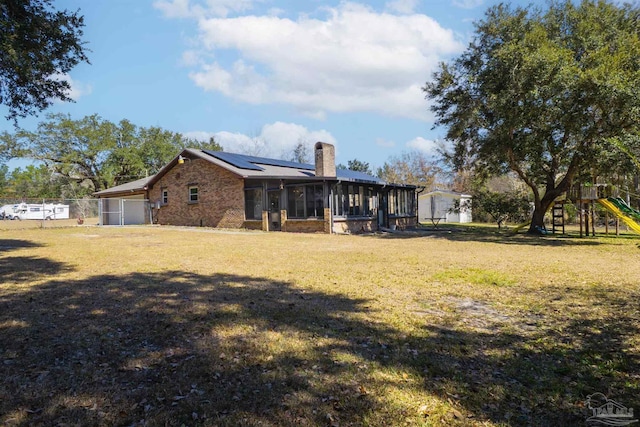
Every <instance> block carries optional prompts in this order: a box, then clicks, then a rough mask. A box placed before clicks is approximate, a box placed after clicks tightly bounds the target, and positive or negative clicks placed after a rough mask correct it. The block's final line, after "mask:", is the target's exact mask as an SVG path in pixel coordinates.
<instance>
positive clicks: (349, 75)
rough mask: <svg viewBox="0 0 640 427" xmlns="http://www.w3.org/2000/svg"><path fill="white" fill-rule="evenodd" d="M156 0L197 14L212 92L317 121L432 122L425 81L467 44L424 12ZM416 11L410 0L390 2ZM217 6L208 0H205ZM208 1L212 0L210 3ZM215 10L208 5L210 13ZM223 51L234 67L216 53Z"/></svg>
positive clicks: (199, 77) (199, 73)
mask: <svg viewBox="0 0 640 427" xmlns="http://www.w3.org/2000/svg"><path fill="white" fill-rule="evenodd" d="M168 3H169V2H167V1H163V2H156V7H158V8H159V9H161V10H162V11H163V12H164V13H165V15H166V16H168V17H172V16H179V15H180V14H184V7H185V4H186V5H187V6H188V10H189V11H191V13H196V12H197V11H199V12H198V13H197V14H194V15H192V16H194V17H195V16H197V22H198V28H199V31H200V32H199V35H198V37H199V40H200V43H201V48H202V50H201V52H200V58H199V59H198V58H195V57H194V55H193V52H195V50H193V49H192V52H191V53H189V54H188V55H187V56H186V57H185V60H186V61H184V62H188V63H191V64H195V63H198V62H200V63H202V65H200V66H197V67H196V68H194V70H193V71H192V72H191V73H190V74H189V75H190V77H191V79H192V80H193V81H194V82H195V84H196V85H198V86H199V87H201V88H203V89H204V90H206V91H212V92H219V93H222V94H224V95H225V96H227V97H229V98H232V99H234V100H237V101H241V102H246V103H251V104H272V103H275V104H284V105H291V106H293V107H294V108H296V109H297V110H298V111H299V112H300V113H302V114H305V115H308V116H310V117H317V118H324V117H325V115H326V113H327V112H351V111H375V112H378V113H383V114H387V115H392V116H401V117H411V118H418V119H427V118H428V117H429V112H428V106H427V105H426V103H425V101H424V94H423V93H422V90H421V87H422V86H423V85H424V83H425V81H426V80H427V79H428V78H429V77H430V76H431V73H432V72H433V71H434V70H435V69H436V67H437V64H438V63H439V62H440V61H441V60H443V59H444V58H445V57H446V56H448V55H451V54H454V53H457V52H459V51H461V50H462V48H463V46H462V44H461V43H460V42H459V41H458V40H456V38H455V35H454V33H453V32H452V31H450V30H448V29H445V28H443V27H442V26H440V25H439V24H438V22H436V21H435V20H433V19H432V18H430V17H428V16H426V15H421V14H409V15H395V14H392V13H380V12H376V11H374V10H373V9H371V8H370V7H368V6H364V5H362V4H357V3H349V2H343V3H340V5H339V6H337V7H335V8H327V9H323V11H324V12H325V14H324V15H323V18H311V17H309V16H307V15H300V16H299V17H298V18H297V19H295V20H292V19H288V18H282V17H279V16H276V15H261V16H257V15H246V16H239V17H235V18H223V17H217V18H212V17H210V14H209V13H208V12H206V11H205V9H204V8H203V7H202V6H197V5H190V4H189V3H188V2H186V0H173V2H172V3H170V4H171V5H173V6H174V9H175V10H174V9H171V10H168V9H167V8H168V6H167V4H168ZM392 3H393V5H394V6H393V7H395V8H396V10H398V8H400V9H402V8H405V10H406V11H409V10H410V9H411V7H410V6H411V5H412V4H413V1H412V0H408V1H407V0H399V1H395V2H392ZM207 4H209V3H207ZM209 6H210V4H209ZM208 10H210V9H208ZM222 51H225V55H224V57H229V56H232V57H235V59H234V60H233V61H231V62H230V63H228V62H225V61H223V60H221V59H220V58H221V57H222V55H216V58H217V59H216V61H215V62H211V60H207V56H210V55H211V54H212V53H218V52H222Z"/></svg>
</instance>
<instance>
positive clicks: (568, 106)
mask: <svg viewBox="0 0 640 427" xmlns="http://www.w3.org/2000/svg"><path fill="white" fill-rule="evenodd" d="M639 16H640V10H639V8H638V7H637V6H631V5H624V6H618V5H617V4H613V3H611V2H609V1H605V0H599V1H595V0H583V1H582V2H580V4H578V5H575V4H574V3H573V2H571V1H569V0H565V1H563V2H558V1H552V2H551V3H550V4H549V7H548V9H547V10H546V11H543V10H540V9H536V8H533V7H529V8H524V9H523V8H516V9H511V8H510V7H509V6H505V5H504V4H501V5H498V6H495V7H492V8H490V9H489V10H488V11H487V13H486V15H485V18H484V20H482V21H480V22H479V23H478V24H477V25H476V35H475V38H474V39H473V41H472V42H471V43H470V45H469V47H468V48H467V50H466V51H465V52H464V53H463V54H462V55H461V56H460V57H459V58H457V59H455V60H454V61H453V62H451V63H449V64H442V65H441V67H440V69H439V71H437V72H436V73H435V74H434V76H433V81H432V82H429V83H427V85H426V86H425V88H424V90H425V92H426V94H427V97H428V98H430V99H432V100H434V104H433V106H432V110H433V111H434V112H435V114H436V117H437V120H436V125H442V126H445V127H446V129H447V138H448V139H449V140H451V141H453V142H454V143H455V147H454V152H453V157H454V159H455V161H456V163H457V164H458V165H461V164H463V163H464V162H467V163H468V162H471V163H473V164H474V166H475V167H476V168H477V169H478V170H484V171H488V172H492V173H496V172H497V173H503V172H505V171H507V170H512V171H514V172H515V173H516V174H517V175H518V176H519V178H520V179H521V180H522V181H523V182H525V183H526V184H527V185H528V186H529V188H530V189H531V191H532V192H533V199H534V206H535V209H534V212H533V215H532V221H531V228H530V229H529V231H530V232H536V229H537V228H538V227H541V226H542V225H543V219H544V214H545V213H546V212H547V210H548V209H549V207H550V206H551V204H552V203H553V201H554V200H555V199H556V198H557V197H558V196H560V195H561V194H563V193H564V192H566V191H567V190H568V189H569V188H570V186H571V185H572V183H573V181H574V179H575V177H576V176H577V175H578V174H579V173H580V172H581V170H583V169H584V168H585V167H586V166H587V165H590V164H594V163H597V162H598V153H600V152H601V151H602V148H603V146H604V145H605V144H608V146H612V145H615V144H610V143H611V142H612V141H613V142H616V143H617V144H618V145H620V144H624V142H625V141H627V140H628V138H627V136H628V135H637V134H638V132H639V129H638V127H639V123H640V97H639V96H638V87H640V39H639V35H640V20H639V19H638V17H639Z"/></svg>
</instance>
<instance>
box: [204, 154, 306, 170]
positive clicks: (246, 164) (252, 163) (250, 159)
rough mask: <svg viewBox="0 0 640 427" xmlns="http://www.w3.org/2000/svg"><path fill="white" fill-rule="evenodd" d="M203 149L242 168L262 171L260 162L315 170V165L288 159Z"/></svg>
mask: <svg viewBox="0 0 640 427" xmlns="http://www.w3.org/2000/svg"><path fill="white" fill-rule="evenodd" d="M202 151H204V152H205V153H207V154H209V155H210V156H213V157H215V158H217V159H220V160H222V161H223V162H226V163H229V164H230V165H232V166H235V167H237V168H240V169H247V170H255V171H262V170H264V169H263V168H261V167H260V166H257V165H258V164H260V165H269V166H280V167H283V168H293V169H305V170H315V166H313V165H308V164H303V163H296V162H290V161H288V160H280V159H268V158H266V157H256V156H247V155H244V154H235V153H227V152H224V151H209V150H202Z"/></svg>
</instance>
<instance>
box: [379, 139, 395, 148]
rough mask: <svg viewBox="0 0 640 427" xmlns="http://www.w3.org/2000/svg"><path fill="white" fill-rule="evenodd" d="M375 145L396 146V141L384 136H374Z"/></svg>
mask: <svg viewBox="0 0 640 427" xmlns="http://www.w3.org/2000/svg"><path fill="white" fill-rule="evenodd" d="M376 145H377V146H378V147H383V148H393V147H395V146H396V143H395V142H394V141H389V140H387V139H384V138H376Z"/></svg>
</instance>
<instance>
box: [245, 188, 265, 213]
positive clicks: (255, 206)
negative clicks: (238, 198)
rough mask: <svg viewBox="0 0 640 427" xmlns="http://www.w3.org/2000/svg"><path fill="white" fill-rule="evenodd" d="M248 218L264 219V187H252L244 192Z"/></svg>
mask: <svg viewBox="0 0 640 427" xmlns="http://www.w3.org/2000/svg"><path fill="white" fill-rule="evenodd" d="M244 215H245V218H246V219H262V188H250V189H247V190H245V192H244Z"/></svg>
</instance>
